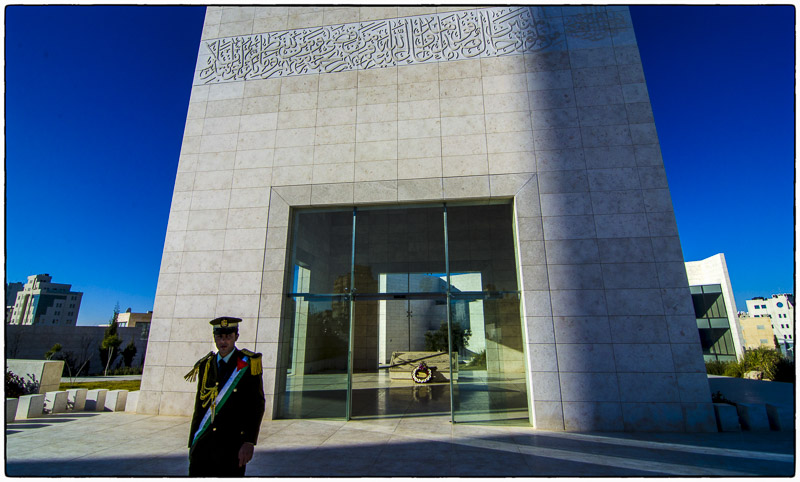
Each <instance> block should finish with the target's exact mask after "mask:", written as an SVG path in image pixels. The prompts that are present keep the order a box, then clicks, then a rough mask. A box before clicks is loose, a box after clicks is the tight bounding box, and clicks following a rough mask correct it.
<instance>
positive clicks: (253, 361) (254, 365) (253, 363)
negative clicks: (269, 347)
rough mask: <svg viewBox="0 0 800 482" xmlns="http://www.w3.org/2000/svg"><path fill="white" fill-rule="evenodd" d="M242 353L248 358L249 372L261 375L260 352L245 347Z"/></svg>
mask: <svg viewBox="0 0 800 482" xmlns="http://www.w3.org/2000/svg"><path fill="white" fill-rule="evenodd" d="M242 353H244V354H245V355H247V358H249V359H250V374H251V375H261V353H255V352H252V351H250V350H247V349H242Z"/></svg>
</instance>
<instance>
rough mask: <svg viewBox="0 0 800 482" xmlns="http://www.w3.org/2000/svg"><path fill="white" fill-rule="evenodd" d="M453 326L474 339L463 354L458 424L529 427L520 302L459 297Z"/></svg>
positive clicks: (456, 388) (455, 300)
mask: <svg viewBox="0 0 800 482" xmlns="http://www.w3.org/2000/svg"><path fill="white" fill-rule="evenodd" d="M450 306H451V313H450V320H451V323H453V325H454V326H458V327H460V328H461V329H463V330H465V331H466V330H468V332H469V333H470V336H469V339H468V342H467V343H466V345H465V346H464V347H463V348H462V349H459V350H458V378H457V381H456V382H455V383H454V385H453V386H454V388H453V390H454V398H456V399H458V402H459V403H458V407H456V408H455V411H454V414H453V418H454V420H455V421H456V422H498V421H511V420H518V421H521V422H523V423H527V422H528V396H527V388H526V381H525V356H524V350H523V346H524V343H523V339H522V327H521V325H520V310H519V306H520V303H519V296H518V295H516V294H504V295H497V296H494V297H493V296H485V297H470V296H464V297H461V296H458V295H454V297H453V300H452V303H451V305H450Z"/></svg>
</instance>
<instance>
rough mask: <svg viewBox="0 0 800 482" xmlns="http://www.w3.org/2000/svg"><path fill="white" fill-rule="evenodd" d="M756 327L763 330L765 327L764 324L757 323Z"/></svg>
mask: <svg viewBox="0 0 800 482" xmlns="http://www.w3.org/2000/svg"><path fill="white" fill-rule="evenodd" d="M756 329H758V330H763V329H764V325H756Z"/></svg>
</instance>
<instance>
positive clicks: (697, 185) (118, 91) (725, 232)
mask: <svg viewBox="0 0 800 482" xmlns="http://www.w3.org/2000/svg"><path fill="white" fill-rule="evenodd" d="M5 12H6V32H5V33H6V38H5V41H6V52H5V53H6V57H5V60H6V112H5V115H6V263H7V264H6V270H7V271H6V281H24V280H25V278H26V277H27V276H28V275H31V274H36V273H50V274H51V275H52V276H53V281H54V282H57V283H59V282H60V283H70V284H72V285H73V289H75V290H78V291H83V292H84V297H83V304H82V306H81V311H80V318H79V320H78V324H80V325H95V324H100V323H104V322H107V321H108V319H109V318H110V316H111V314H112V311H113V309H114V305H115V304H116V303H117V302H119V304H120V307H121V308H122V309H123V310H125V309H126V308H128V307H131V308H132V309H133V311H147V310H151V309H152V307H153V299H154V297H155V289H156V283H157V280H158V269H159V265H160V262H161V252H162V248H163V242H164V235H165V232H166V226H167V218H168V216H169V205H170V200H171V197H172V188H173V183H174V180H175V172H176V169H177V163H178V155H179V152H180V145H181V139H182V136H183V127H184V122H185V116H186V109H187V105H188V101H189V93H190V90H191V82H192V72H193V70H194V64H195V61H196V55H197V48H198V45H199V39H200V32H201V30H202V22H203V15H204V8H202V7H186V6H184V7H157V6H149V7H142V6H139V7H89V6H78V7H75V6H73V7H53V6H48V7H32V6H23V7H20V6H17V7H13V6H12V7H7V8H6V10H5ZM631 13H632V16H633V20H634V27H635V29H636V36H637V39H638V42H639V49H640V51H641V56H642V62H643V65H644V70H645V75H646V77H647V83H648V88H649V91H650V98H651V102H652V104H653V111H654V114H655V118H656V125H657V127H658V134H659V138H660V141H661V148H662V152H663V157H664V161H665V166H666V170H667V176H668V180H669V184H670V189H671V191H672V200H673V203H674V206H675V214H676V217H677V221H678V229H679V232H680V236H681V242H682V245H683V250H684V256H685V258H686V260H687V261H694V260H699V259H703V258H706V257H708V256H711V255H714V254H716V253H719V252H723V253H725V256H726V258H727V262H728V269H729V271H730V275H731V279H732V282H733V287H734V291H735V296H736V299H737V304H738V305H739V308H740V309H744V301H745V300H746V299H749V298H752V297H753V296H768V295H770V294H772V293H778V292H793V290H794V288H793V260H794V251H793V249H794V248H793V232H794V231H793V229H794V213H793V206H794V198H793V182H794V121H795V115H794V110H793V109H794V19H795V13H794V9H793V8H792V7H778V6H768V7H763V6H762V7H674V6H669V7H655V6H635V7H632V8H631Z"/></svg>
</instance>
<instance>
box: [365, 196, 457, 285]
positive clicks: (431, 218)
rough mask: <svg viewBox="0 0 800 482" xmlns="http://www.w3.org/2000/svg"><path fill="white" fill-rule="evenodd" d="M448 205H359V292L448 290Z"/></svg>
mask: <svg viewBox="0 0 800 482" xmlns="http://www.w3.org/2000/svg"><path fill="white" fill-rule="evenodd" d="M443 214H444V207H443V206H439V207H422V208H400V209H368V210H361V209H359V211H358V213H357V216H358V221H357V222H356V239H355V261H354V262H355V275H356V279H355V289H356V293H444V292H445V291H447V286H446V284H447V283H446V277H445V261H444V224H443Z"/></svg>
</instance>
